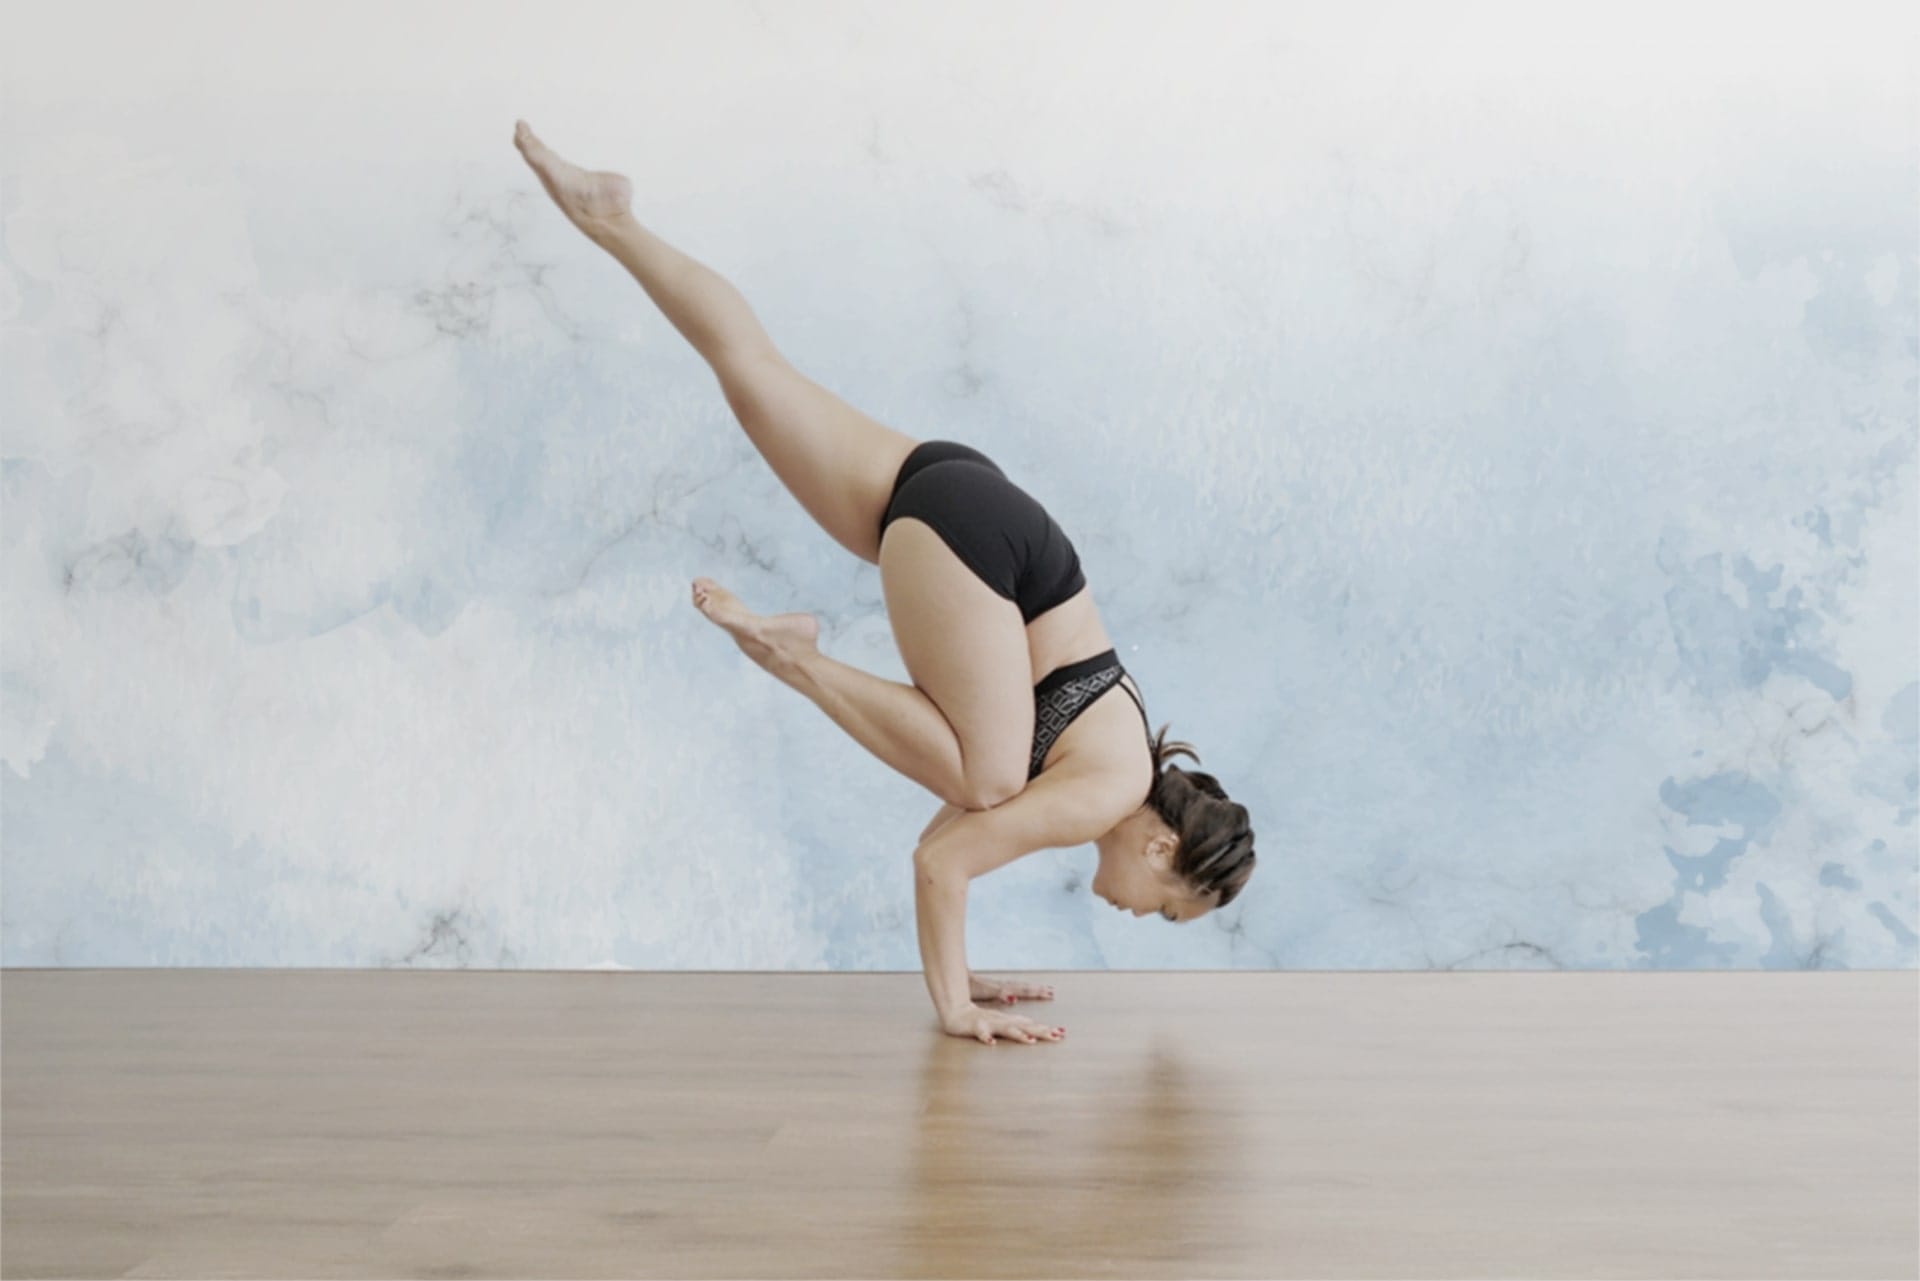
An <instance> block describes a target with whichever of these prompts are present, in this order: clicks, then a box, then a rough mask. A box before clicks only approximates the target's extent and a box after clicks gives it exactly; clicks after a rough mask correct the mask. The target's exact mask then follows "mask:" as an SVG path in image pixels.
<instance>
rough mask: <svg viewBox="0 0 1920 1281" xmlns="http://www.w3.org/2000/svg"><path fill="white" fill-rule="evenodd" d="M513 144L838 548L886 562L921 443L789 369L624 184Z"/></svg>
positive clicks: (715, 278)
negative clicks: (647, 303)
mask: <svg viewBox="0 0 1920 1281" xmlns="http://www.w3.org/2000/svg"><path fill="white" fill-rule="evenodd" d="M514 143H515V145H516V146H518V147H519V148H520V152H521V154H522V155H523V156H525V157H526V160H527V163H528V164H529V165H531V166H532V168H533V171H534V172H535V173H536V174H537V175H539V178H540V181H541V184H542V185H543V186H544V187H545V188H546V189H547V193H548V194H549V195H550V196H552V197H553V200H554V203H555V204H557V205H559V206H560V209H561V211H562V212H563V213H565V214H566V216H567V218H568V219H569V220H570V221H571V222H572V223H573V224H574V226H576V227H578V228H579V229H580V230H581V231H582V232H584V233H585V234H586V236H587V238H588V239H590V240H592V241H593V242H594V243H595V244H597V245H599V246H600V247H601V248H602V249H605V250H606V251H607V252H608V253H610V254H612V255H613V256H614V258H616V259H617V260H619V262H620V264H621V266H623V267H625V268H626V269H627V270H628V271H629V272H630V273H632V275H633V278H634V279H635V280H637V281H638V282H639V283H640V287H641V288H642V289H644V290H646V292H647V296H648V297H649V298H651V299H653V301H654V303H655V304H657V305H658V306H659V308H660V310H661V311H662V312H663V313H664V314H665V315H666V317H667V320H668V321H670V322H671V323H672V325H673V327H674V328H675V329H677V330H679V331H680V334H681V336H682V337H684V338H685V339H686V340H687V341H688V342H690V343H692V344H693V347H694V350H696V351H698V352H699V353H700V355H701V357H702V358H703V359H705V360H706V362H707V364H708V365H709V366H710V367H711V368H712V369H713V372H714V375H715V376H716V377H717V378H718V379H719V380H720V389H721V392H722V394H724V395H725V397H726V401H727V405H728V407H729V408H731V409H732V410H733V413H734V417H736V418H737V419H739V421H740V425H741V426H742V427H743V428H745V429H746V433H747V437H748V439H750V440H752V441H753V444H754V448H756V449H758V450H759V451H760V456H761V457H762V458H765V459H766V460H767V464H768V465H769V466H771V467H772V468H773V470H774V474H775V475H777V476H779V477H780V480H781V482H782V483H783V484H785V485H786V487H787V489H788V491H789V492H790V493H792V494H793V496H794V498H795V499H797V500H798V501H799V503H800V506H801V507H803V508H804V509H805V510H806V512H807V514H808V515H810V516H812V517H813V518H814V520H816V521H817V522H819V524H820V527H821V528H823V529H825V530H826V531H827V533H828V535H829V536H831V537H832V538H833V539H834V541H835V542H838V543H839V544H840V545H841V546H842V547H845V548H846V549H847V550H848V551H850V552H852V553H853V554H854V555H855V556H858V557H859V558H860V559H862V560H864V561H868V562H870V563H873V564H876V565H877V564H879V563H880V520H881V517H882V516H883V515H884V514H885V512H886V507H887V501H888V499H889V498H890V497H891V496H892V493H893V479H894V477H895V475H897V474H898V473H899V470H900V464H901V463H903V462H905V461H906V458H907V455H908V454H909V453H911V452H912V450H913V447H914V446H915V445H917V444H918V443H919V442H918V441H917V440H915V439H914V438H913V437H911V436H908V435H906V434H905V433H903V432H898V431H895V430H894V429H893V428H891V427H888V426H887V425H886V424H884V423H881V422H877V421H875V420H874V419H872V418H870V417H868V416H867V415H866V414H864V413H862V412H860V411H859V410H858V409H855V408H854V407H853V406H852V405H849V404H847V403H846V402H845V401H843V400H841V399H840V398H839V397H838V396H836V395H834V394H833V393H832V392H830V391H828V390H827V389H826V388H824V387H822V386H820V385H819V384H818V383H816V382H814V381H813V380H812V379H810V378H808V377H807V376H806V375H804V374H802V373H801V372H800V371H799V370H797V369H795V368H794V367H793V366H792V365H790V364H788V363H787V360H786V358H785V357H784V356H782V355H781V354H780V352H779V350H778V349H777V348H775V346H774V345H773V340H772V339H771V338H769V337H768V336H767V333H766V330H765V329H763V328H762V327H761V325H760V321H759V318H758V317H756V316H755V315H754V314H753V309H752V308H751V307H750V306H748V305H747V300H746V298H745V297H743V296H742V295H741V293H740V291H739V290H738V289H736V288H734V287H733V285H732V284H731V283H730V282H728V281H727V280H726V279H725V278H724V277H722V276H721V275H719V274H718V273H717V272H715V271H713V270H712V269H710V268H708V267H707V266H705V265H704V264H702V263H700V262H698V261H696V260H694V259H693V258H690V257H688V256H687V255H686V254H684V253H682V252H681V251H680V250H678V249H675V248H674V247H673V246H672V245H669V244H668V243H667V242H666V241H664V240H662V239H660V238H659V237H658V236H656V235H654V234H653V233H652V232H650V231H648V230H647V229H646V228H645V227H643V226H641V225H640V223H639V222H638V221H637V220H636V219H635V218H634V216H633V213H632V210H631V208H630V207H629V202H630V200H631V194H632V187H631V184H630V183H628V181H627V180H626V179H625V178H623V177H621V176H620V175H619V174H617V173H610V172H607V171H604V170H603V171H596V172H588V171H586V170H583V169H581V168H579V167H578V166H577V165H573V164H570V163H568V162H567V161H565V160H563V159H561V158H560V156H559V155H557V154H556V153H555V152H554V151H553V150H552V148H550V147H548V146H547V145H546V144H544V143H542V142H541V141H540V140H539V139H538V138H536V137H534V134H533V131H532V130H531V129H529V128H528V127H527V126H526V123H525V122H524V121H522V122H520V124H519V125H518V128H517V129H516V131H515V134H514Z"/></svg>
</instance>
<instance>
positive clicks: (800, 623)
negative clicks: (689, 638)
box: [693, 578, 820, 680]
mask: <svg viewBox="0 0 1920 1281" xmlns="http://www.w3.org/2000/svg"><path fill="white" fill-rule="evenodd" d="M693 603H694V605H695V606H696V607H698V609H699V610H700V612H701V613H703V614H705V615H706V616H707V617H708V618H709V619H710V620H712V621H713V622H714V623H716V624H718V625H719V626H720V627H722V628H725V629H726V632H727V634H728V635H729V636H731V637H733V640H734V643H735V644H736V645H738V646H739V647H740V652H741V653H743V654H745V655H746V656H747V657H748V658H751V659H752V660H753V661H754V662H756V663H758V664H760V666H762V667H764V668H766V669H767V671H769V672H771V673H772V674H773V675H775V676H778V677H779V678H780V679H782V680H785V679H787V678H788V677H789V676H791V675H793V674H794V673H795V671H796V670H797V669H798V668H799V665H800V663H801V660H802V659H804V658H805V657H806V656H807V655H808V654H811V653H818V652H819V651H818V649H817V647H816V642H817V641H818V640H819V639H820V620H819V619H817V618H815V617H814V616H813V615H812V614H772V615H765V614H756V613H753V612H752V611H750V610H749V609H748V608H747V607H746V606H745V605H742V604H741V603H740V598H739V597H738V596H735V595H734V594H733V593H732V592H730V591H728V590H727V589H726V588H724V587H722V586H721V585H720V584H718V583H716V582H714V581H713V580H712V579H711V578H696V579H694V580H693Z"/></svg>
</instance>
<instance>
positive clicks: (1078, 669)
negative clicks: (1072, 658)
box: [1033, 649, 1120, 696]
mask: <svg viewBox="0 0 1920 1281" xmlns="http://www.w3.org/2000/svg"><path fill="white" fill-rule="evenodd" d="M1118 666H1120V655H1119V653H1118V652H1117V651H1115V650H1111V649H1110V650H1107V651H1106V652H1105V653H1103V654H1095V655H1094V656H1093V657H1092V658H1083V659H1081V660H1080V661H1079V662H1077V663H1068V664H1067V665H1066V666H1065V667H1056V668H1054V669H1053V670H1052V671H1050V672H1048V673H1047V674H1046V675H1045V676H1042V677H1041V678H1040V683H1039V684H1038V685H1035V686H1034V687H1033V692H1034V694H1035V695H1036V696H1038V695H1041V694H1047V693H1051V692H1052V691H1054V690H1056V689H1059V688H1060V687H1061V686H1062V685H1065V684H1066V683H1067V682H1068V681H1070V680H1078V679H1079V678H1080V677H1082V676H1086V675H1089V674H1091V673H1093V672H1103V671H1105V670H1107V669H1108V668H1109V667H1118Z"/></svg>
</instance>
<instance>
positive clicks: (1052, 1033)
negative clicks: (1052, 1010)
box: [940, 1005, 1067, 1045]
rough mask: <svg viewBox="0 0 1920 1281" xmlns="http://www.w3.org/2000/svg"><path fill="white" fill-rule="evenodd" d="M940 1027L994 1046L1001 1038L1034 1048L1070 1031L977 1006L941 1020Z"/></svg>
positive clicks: (1024, 1016) (948, 1031)
mask: <svg viewBox="0 0 1920 1281" xmlns="http://www.w3.org/2000/svg"><path fill="white" fill-rule="evenodd" d="M940 1026H941V1029H942V1030H943V1031H945V1032H946V1034H947V1035H948V1036H970V1037H973V1038H974V1039H975V1040H979V1041H984V1042H986V1043H987V1044H988V1045H992V1044H993V1043H994V1038H995V1037H1001V1036H1004V1037H1005V1038H1007V1040H1009V1041H1020V1042H1023V1043H1025V1044H1027V1045H1033V1044H1036V1043H1038V1042H1040V1041H1058V1040H1059V1039H1061V1038H1062V1037H1064V1036H1065V1035H1066V1034H1067V1029H1065V1028H1063V1027H1054V1026H1053V1025H1052V1024H1049V1023H1036V1022H1035V1021H1034V1020H1032V1019H1030V1018H1028V1017H1026V1015H1024V1014H1015V1013H1013V1012H1012V1011H1011V1010H983V1009H981V1008H980V1007H979V1006H977V1005H969V1006H967V1007H966V1008H965V1009H963V1010H960V1011H958V1012H956V1013H955V1014H954V1016H953V1017H952V1018H950V1019H945V1020H942V1022H941V1024H940Z"/></svg>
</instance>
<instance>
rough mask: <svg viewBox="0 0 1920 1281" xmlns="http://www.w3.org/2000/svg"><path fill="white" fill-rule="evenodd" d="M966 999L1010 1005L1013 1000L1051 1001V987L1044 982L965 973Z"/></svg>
mask: <svg viewBox="0 0 1920 1281" xmlns="http://www.w3.org/2000/svg"><path fill="white" fill-rule="evenodd" d="M967 999H968V1000H969V1001H978V1002H983V1003H984V1002H990V1001H991V1002H998V1003H1000V1004H1002V1005H1012V1004H1013V1003H1014V1002H1015V1001H1051V1000H1052V999H1053V989H1052V988H1051V987H1049V986H1047V985H1046V984H1045V983H1017V982H1014V981H1013V980H1011V979H990V978H984V977H982V976H981V975H978V974H972V973H969V974H968V975H967Z"/></svg>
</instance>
